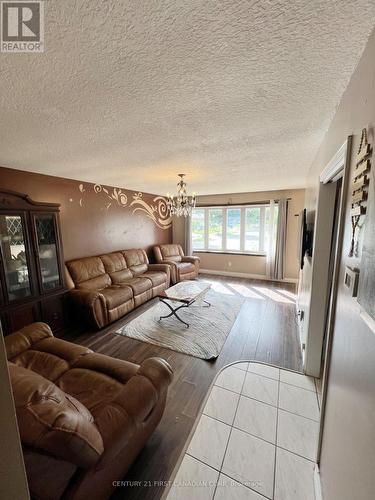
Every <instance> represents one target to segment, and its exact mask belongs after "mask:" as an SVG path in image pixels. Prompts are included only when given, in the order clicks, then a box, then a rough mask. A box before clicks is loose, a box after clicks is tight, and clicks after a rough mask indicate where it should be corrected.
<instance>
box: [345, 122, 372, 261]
mask: <svg viewBox="0 0 375 500" xmlns="http://www.w3.org/2000/svg"><path fill="white" fill-rule="evenodd" d="M371 156H372V147H371V144H369V142H368V139H367V129H366V128H364V129H363V130H362V135H361V142H360V144H359V148H358V152H357V158H356V165H355V170H354V181H353V186H352V207H351V211H350V215H351V219H352V240H351V244H350V251H349V257H354V256H357V238H358V231H357V230H358V229H360V228H361V227H362V224H360V223H363V218H364V216H365V215H366V203H365V202H366V201H367V196H368V185H369V182H370V175H369V174H370V170H371Z"/></svg>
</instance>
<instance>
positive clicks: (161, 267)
mask: <svg viewBox="0 0 375 500" xmlns="http://www.w3.org/2000/svg"><path fill="white" fill-rule="evenodd" d="M148 270H149V271H161V272H163V273H166V275H167V287H169V284H170V281H171V268H170V266H169V265H168V264H149V265H148Z"/></svg>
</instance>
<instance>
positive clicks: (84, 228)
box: [0, 167, 172, 260]
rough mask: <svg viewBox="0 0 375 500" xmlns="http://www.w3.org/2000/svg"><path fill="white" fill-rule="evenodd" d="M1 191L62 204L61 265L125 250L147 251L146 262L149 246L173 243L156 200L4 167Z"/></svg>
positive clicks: (167, 224)
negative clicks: (81, 258)
mask: <svg viewBox="0 0 375 500" xmlns="http://www.w3.org/2000/svg"><path fill="white" fill-rule="evenodd" d="M0 188H5V189H10V190H13V191H18V192H21V193H26V194H28V195H29V196H30V197H31V198H33V199H34V200H36V201H43V202H53V203H60V204H61V208H60V210H61V211H60V219H61V231H62V240H63V246H64V257H65V260H70V259H75V258H79V257H85V256H90V255H96V254H101V253H105V252H111V251H113V250H118V249H125V248H146V249H147V250H148V253H149V254H150V257H151V256H152V252H150V250H151V249H152V247H153V245H156V244H158V243H169V242H170V241H171V240H172V227H171V223H170V221H168V218H167V217H166V212H165V211H164V208H165V207H164V203H163V199H162V198H161V197H158V196H157V195H152V194H146V193H141V196H138V195H139V193H137V192H135V191H128V190H126V189H120V188H114V187H109V186H98V185H95V184H90V183H88V182H80V181H75V180H70V179H64V178H61V177H52V176H49V175H41V174H34V173H30V172H24V171H21V170H13V169H9V168H3V167H0ZM152 207H154V208H155V209H156V210H155V211H154V210H153V208H152ZM159 209H160V210H159Z"/></svg>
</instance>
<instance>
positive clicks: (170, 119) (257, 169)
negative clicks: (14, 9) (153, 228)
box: [0, 0, 375, 194]
mask: <svg viewBox="0 0 375 500" xmlns="http://www.w3.org/2000/svg"><path fill="white" fill-rule="evenodd" d="M45 6H46V20H45V27H46V37H45V38H46V51H45V53H44V54H35V55H34V54H26V55H25V54H0V71H1V74H0V89H1V92H0V105H1V109H0V164H1V165H2V166H7V167H12V168H19V169H24V170H30V171H35V172H41V173H46V174H52V175H59V176H64V177H70V178H73V179H82V180H85V181H93V182H99V183H103V184H109V185H115V186H121V187H125V188H129V189H138V190H143V191H148V192H154V193H161V194H163V193H165V192H167V191H174V188H175V184H176V182H177V174H178V173H179V172H181V171H182V172H186V173H188V174H189V176H188V179H187V180H188V183H189V186H190V187H191V189H192V190H195V191H196V192H197V193H198V194H210V193H228V192H244V191H259V190H269V189H283V188H294V187H302V186H303V185H304V181H305V177H306V173H307V170H308V168H309V166H310V164H311V162H312V160H313V157H314V155H315V153H316V151H317V148H318V146H319V144H320V142H321V141H322V138H323V135H324V133H325V131H326V130H327V127H328V125H329V123H330V120H331V119H332V117H333V114H334V111H335V109H336V107H337V105H338V102H339V100H340V97H341V95H342V94H343V92H344V90H345V88H346V86H347V84H348V82H349V79H350V76H351V74H352V72H353V70H354V68H355V66H356V64H357V62H358V60H359V57H360V55H361V53H362V51H363V49H364V46H365V43H366V40H367V38H368V35H369V33H370V31H371V29H372V27H373V25H374V23H375V9H374V3H373V0H337V1H335V0H329V1H327V0H313V1H312V0H296V1H293V2H291V1H287V0H284V1H277V0H268V1H267V0H264V1H255V0H252V1H251V0H248V1H245V0H232V1H230V0H226V1H223V2H218V1H217V0H199V1H198V0H173V1H172V0H170V1H166V0H140V1H134V0H129V1H118V0H111V1H110V0H76V1H73V0H64V1H61V0H49V1H46V2H45ZM343 140H344V138H343Z"/></svg>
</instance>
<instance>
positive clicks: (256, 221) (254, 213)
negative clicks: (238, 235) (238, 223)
mask: <svg viewBox="0 0 375 500" xmlns="http://www.w3.org/2000/svg"><path fill="white" fill-rule="evenodd" d="M260 210H261V209H260V207H252V208H246V209H245V251H246V252H259V251H260V247H261V245H260V239H261V238H260ZM262 213H263V212H262Z"/></svg>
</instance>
